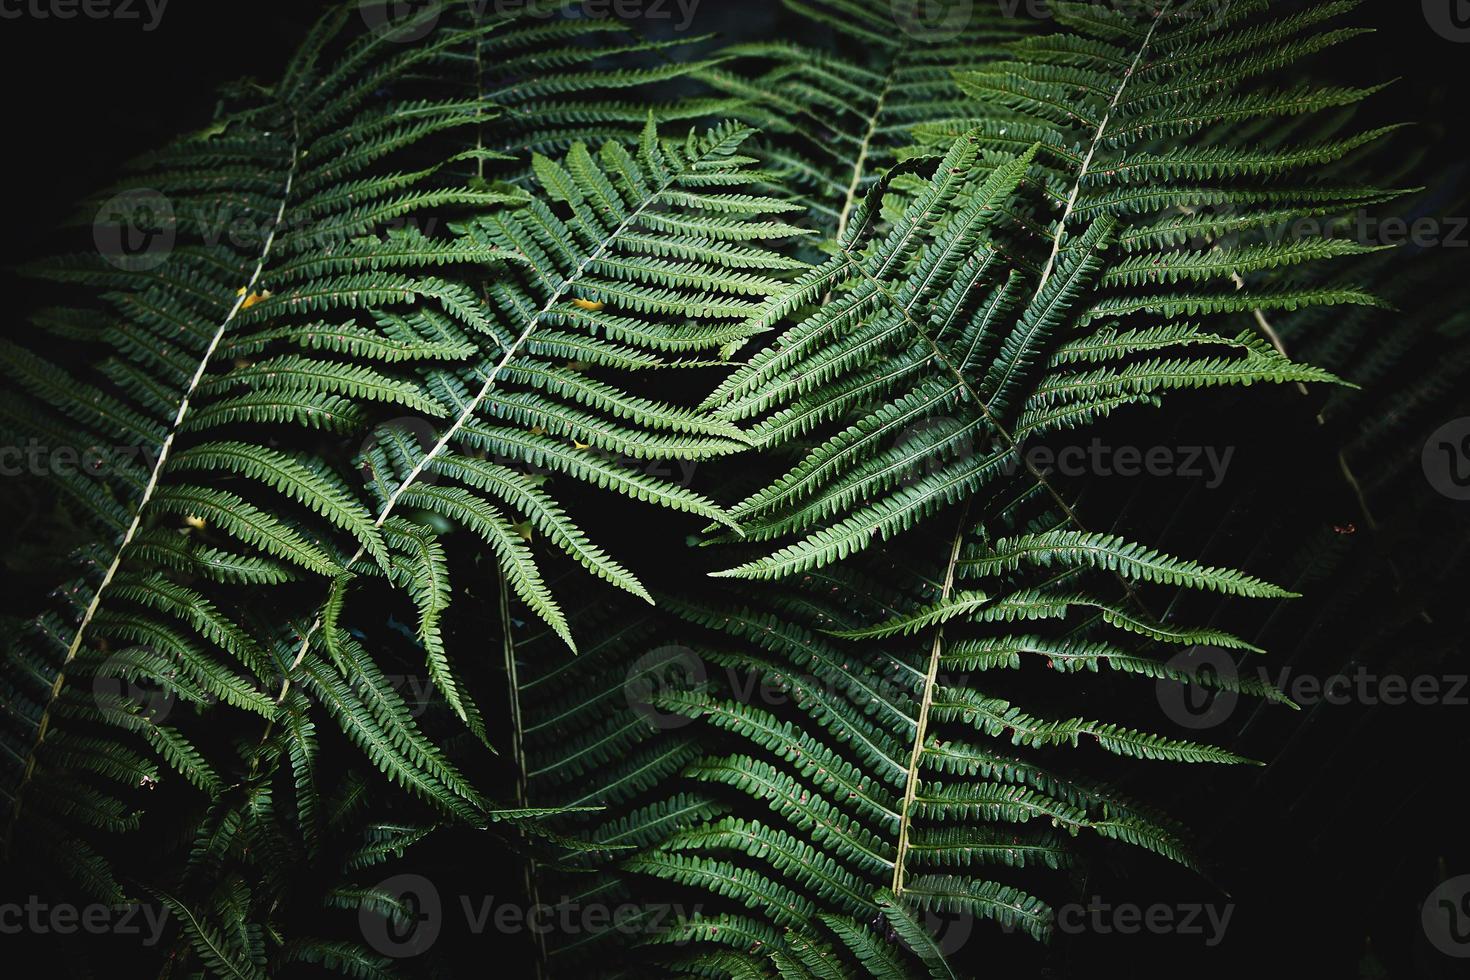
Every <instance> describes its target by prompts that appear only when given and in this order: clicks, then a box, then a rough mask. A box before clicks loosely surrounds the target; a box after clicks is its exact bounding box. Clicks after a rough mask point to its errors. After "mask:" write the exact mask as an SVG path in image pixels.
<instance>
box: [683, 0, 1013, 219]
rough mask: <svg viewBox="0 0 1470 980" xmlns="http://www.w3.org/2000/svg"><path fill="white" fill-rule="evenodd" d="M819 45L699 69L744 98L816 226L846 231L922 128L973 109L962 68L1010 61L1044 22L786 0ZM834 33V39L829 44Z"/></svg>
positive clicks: (776, 46)
mask: <svg viewBox="0 0 1470 980" xmlns="http://www.w3.org/2000/svg"><path fill="white" fill-rule="evenodd" d="M785 6H786V7H787V8H788V9H789V10H790V12H791V13H792V14H793V15H795V16H796V17H798V18H801V19H800V20H799V21H798V23H804V24H806V25H808V27H809V31H808V32H807V33H809V34H811V35H812V36H813V39H812V40H806V39H805V37H804V38H803V40H802V41H800V42H796V41H768V42H752V43H747V44H741V45H733V46H730V47H727V48H725V49H723V50H722V51H721V55H722V58H721V60H720V61H719V62H718V63H717V64H715V65H714V66H711V67H709V68H704V69H702V70H700V71H699V72H698V77H699V78H701V79H702V80H703V81H705V82H706V83H707V84H708V85H710V86H711V87H712V88H714V89H715V90H717V91H720V92H724V93H727V94H729V95H730V96H731V97H733V98H735V99H737V100H739V101H738V105H739V109H738V111H739V112H740V115H741V118H744V119H746V120H748V121H750V122H751V123H752V124H753V125H755V126H757V127H759V129H760V130H761V132H762V139H761V144H760V152H761V156H762V159H763V160H764V161H766V164H767V166H768V168H769V169H770V170H771V171H772V172H773V173H774V174H775V175H776V176H777V177H779V179H780V181H781V185H782V187H783V188H785V189H786V192H787V193H790V194H793V195H796V196H797V198H798V200H800V201H801V203H802V204H804V205H806V207H807V213H806V220H807V222H808V223H809V224H810V225H811V226H812V227H814V228H817V229H819V230H820V231H822V232H823V233H824V234H826V235H839V236H840V235H841V233H842V232H843V231H844V230H845V229H846V227H847V225H848V223H849V222H850V221H851V220H852V216H853V213H854V211H855V210H856V208H857V206H858V205H859V204H861V203H862V200H863V197H864V195H865V194H866V193H867V191H868V190H869V188H870V187H871V186H872V184H873V182H874V181H876V180H877V179H878V177H879V175H880V174H882V173H883V172H884V171H885V170H887V169H888V168H890V167H892V166H894V165H895V164H896V163H898V162H899V160H900V159H901V157H902V156H903V154H905V153H906V152H907V151H908V150H909V149H910V147H911V146H912V144H913V133H914V130H915V129H916V128H917V127H920V126H934V125H940V124H951V125H952V124H953V120H956V119H964V118H967V117H969V116H970V115H971V114H972V113H973V112H974V110H975V106H974V103H972V102H970V101H969V100H968V99H966V98H965V95H964V93H963V92H962V91H961V90H960V88H959V86H958V84H957V81H956V73H958V72H960V71H964V70H975V69H978V68H980V67H982V66H984V65H986V64H988V63H989V62H990V61H991V60H993V59H995V58H997V57H999V56H1000V55H1001V54H1002V53H1003V52H1004V51H1005V50H1006V49H1005V47H1004V42H1007V41H1012V40H1014V39H1016V38H1018V37H1021V36H1024V35H1025V34H1026V33H1029V32H1031V31H1034V30H1035V28H1036V25H1035V22H1034V20H1032V19H1030V18H1027V17H1024V16H1014V15H1011V16H1008V15H1006V14H1005V12H1004V11H1003V10H1002V9H999V8H995V9H992V8H989V7H988V6H986V5H981V6H979V7H978V8H977V7H976V6H975V5H971V4H954V5H950V6H948V7H946V6H945V5H943V4H939V5H934V4H923V3H921V4H911V3H907V2H905V0H899V2H889V0H810V2H808V0H786V2H785ZM824 36H827V37H829V38H830V40H829V41H828V43H826V44H820V43H818V39H821V38H823V37H824Z"/></svg>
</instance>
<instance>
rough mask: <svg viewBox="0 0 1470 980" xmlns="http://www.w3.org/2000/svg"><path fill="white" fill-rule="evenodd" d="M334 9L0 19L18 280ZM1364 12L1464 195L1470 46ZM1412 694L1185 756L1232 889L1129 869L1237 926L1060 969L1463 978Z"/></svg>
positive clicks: (765, 17)
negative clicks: (1218, 773)
mask: <svg viewBox="0 0 1470 980" xmlns="http://www.w3.org/2000/svg"><path fill="white" fill-rule="evenodd" d="M977 2H985V0H977ZM1431 2H1435V0H1431ZM1441 2H1444V3H1457V2H1460V0H1441ZM326 6H327V4H326V3H324V2H322V0H254V2H251V3H239V2H236V3H228V2H222V0H172V2H171V3H170V4H169V5H168V7H167V9H166V11H165V13H164V15H163V17H162V20H161V22H160V24H159V26H158V28H157V29H156V30H154V31H152V32H145V31H144V30H143V26H142V23H141V22H140V21H131V22H129V21H118V20H87V19H84V18H77V19H74V20H68V21H61V20H55V19H52V20H41V19H36V18H33V17H29V16H26V17H21V18H19V19H0V84H3V92H4V94H5V106H6V108H5V117H6V118H5V134H6V137H7V139H6V141H5V142H6V147H7V151H8V152H7V154H6V156H7V158H8V163H9V180H8V182H7V188H6V193H5V200H6V202H7V206H8V208H9V209H10V213H11V222H10V225H9V229H8V234H6V235H4V236H3V245H0V249H3V254H0V269H3V272H0V275H4V277H5V282H6V288H7V289H13V288H23V286H19V285H18V283H19V280H13V279H12V278H11V275H10V269H11V267H13V266H14V265H15V264H17V263H19V262H22V261H25V260H27V259H31V258H36V257H38V256H41V255H45V254H48V253H52V252H55V251H57V250H65V249H67V248H75V247H77V243H78V237H77V235H76V233H75V232H74V231H67V230H65V229H63V228H62V223H63V222H64V221H65V220H66V219H67V217H68V216H69V215H71V213H72V206H73V203H74V202H75V201H76V200H78V199H80V198H82V197H84V196H86V195H88V194H90V193H92V192H94V191H96V190H98V189H100V188H102V187H103V186H105V185H106V184H108V183H109V182H110V181H111V180H112V179H113V177H114V175H115V174H116V173H117V172H118V168H119V166H120V164H122V162H123V161H125V160H126V159H128V158H129V157H130V156H132V155H134V154H136V153H138V152H140V151H142V150H145V149H148V148H150V147H152V146H154V145H156V144H158V143H160V142H161V141H163V140H165V139H167V138H168V137H170V136H173V135H175V134H177V133H179V132H181V131H184V130H188V129H195V128H198V127H200V126H202V125H204V124H205V123H207V121H208V120H209V117H210V114H211V112H212V110H213V106H214V99H215V96H214V93H215V90H216V88H217V86H218V85H219V84H220V83H222V82H225V81H228V80H232V79H237V78H240V77H245V76H253V77H255V78H258V79H261V80H264V81H269V80H271V79H273V78H274V77H276V75H277V74H278V73H279V70H280V68H281V67H282V65H283V64H284V63H285V61H286V58H287V56H288V54H289V53H290V52H291V50H292V49H293V48H294V47H295V45H296V44H297V42H298V41H299V40H300V38H301V37H302V35H303V33H304V31H305V29H306V27H307V25H308V24H309V23H310V21H311V20H312V19H313V17H314V16H315V15H316V14H317V13H318V12H319V11H320V10H322V9H324V8H325V7H326ZM778 6H779V5H778V4H777V3H776V2H775V0H703V2H702V3H701V4H700V7H699V10H698V14H697V19H696V22H695V29H696V30H709V31H719V32H722V33H724V34H726V35H729V36H734V37H737V38H744V37H755V36H762V35H767V36H768V32H769V31H770V30H771V27H772V24H773V23H774V22H776V21H777V19H778V17H779V13H778ZM1356 19H1357V20H1358V21H1359V22H1365V23H1369V24H1372V25H1373V26H1375V27H1376V28H1377V30H1378V33H1377V35H1375V36H1374V37H1373V38H1370V39H1367V40H1360V41H1357V42H1355V43H1353V44H1351V45H1349V46H1347V48H1345V49H1343V53H1342V54H1341V55H1340V56H1337V57H1335V59H1334V60H1332V61H1330V62H1329V63H1328V65H1327V67H1328V69H1329V70H1330V71H1331V72H1332V73H1333V74H1336V75H1338V76H1340V78H1341V80H1342V81H1345V82H1357V83H1374V82H1379V81H1382V80H1384V79H1386V78H1398V79H1400V81H1399V82H1398V83H1397V84H1396V85H1395V86H1394V87H1393V88H1392V89H1390V91H1389V92H1388V93H1386V94H1385V95H1384V96H1381V97H1380V98H1379V99H1377V100H1375V101H1374V102H1373V103H1372V104H1371V106H1370V108H1369V109H1368V118H1367V119H1365V120H1364V122H1365V123H1377V122H1380V121H1382V122H1388V121H1399V120H1409V121H1413V122H1415V123H1417V124H1418V125H1419V127H1420V130H1419V134H1418V135H1419V137H1420V138H1421V139H1422V141H1423V143H1424V144H1425V145H1427V146H1428V147H1430V149H1429V151H1428V153H1429V157H1430V159H1429V160H1427V161H1426V162H1425V163H1424V165H1423V166H1422V167H1416V168H1415V169H1416V171H1417V172H1419V173H1423V174H1426V175H1443V174H1448V175H1449V176H1448V177H1439V178H1436V179H1440V180H1444V181H1445V182H1446V186H1444V187H1442V188H1440V190H1441V191H1442V192H1443V195H1444V197H1445V198H1446V199H1449V200H1456V201H1459V200H1464V197H1463V194H1464V186H1463V185H1464V170H1463V167H1462V166H1461V167H1460V169H1459V171H1458V173H1457V172H1456V169H1455V168H1456V167H1457V166H1458V165H1461V164H1462V162H1463V161H1464V160H1465V159H1466V156H1465V152H1464V151H1465V140H1464V136H1463V129H1464V124H1465V119H1466V116H1467V114H1466V111H1465V107H1466V104H1467V96H1470V77H1467V75H1470V71H1467V69H1470V44H1457V43H1454V42H1451V41H1449V40H1446V39H1445V38H1443V37H1441V36H1440V35H1438V34H1437V33H1435V32H1434V31H1433V30H1432V29H1431V28H1430V27H1429V25H1428V22H1427V20H1426V18H1425V17H1424V15H1423V11H1422V10H1421V7H1420V3H1419V2H1416V0H1369V2H1367V3H1366V4H1365V5H1364V7H1363V9H1362V10H1361V11H1360V12H1359V13H1358V14H1357V15H1356ZM1456 182H1457V183H1458V184H1459V186H1458V187H1455V186H1451V184H1453V183H1456ZM1458 213H1463V212H1458ZM1467 254H1470V253H1467ZM1461 267H1462V268H1464V263H1463V262H1462V263H1461ZM22 305H24V304H22ZM18 322H20V321H19V319H18V318H14V319H11V320H10V323H11V324H15V323H18ZM7 329H13V327H10V326H8V327H7ZM1460 400H1461V401H1463V400H1464V393H1461V394H1460ZM1454 414H1455V413H1453V412H1451V413H1448V414H1446V415H1445V417H1446V418H1450V417H1453V415H1454ZM1459 414H1464V413H1463V412H1461V413H1459ZM1285 451H1286V452H1288V453H1289V452H1290V448H1289V447H1287V448H1286V450H1285ZM1326 482H1330V481H1326ZM1324 485H1325V483H1324ZM1319 490H1320V491H1321V492H1322V493H1329V492H1330V491H1328V490H1325V489H1322V487H1321V486H1318V485H1316V484H1313V483H1311V482H1310V481H1304V482H1300V483H1296V484H1293V485H1291V486H1289V487H1286V488H1284V490H1283V492H1284V493H1286V494H1288V496H1289V497H1290V499H1288V501H1287V503H1288V504H1289V505H1291V506H1296V507H1298V508H1303V509H1305V508H1306V507H1307V506H1308V504H1309V500H1308V498H1309V496H1310V495H1312V494H1315V493H1317V492H1319ZM1430 504H1431V505H1433V504H1434V502H1433V501H1432V500H1430ZM1440 505H1442V502H1440ZM1334 508H1335V509H1334ZM1338 513H1341V514H1342V515H1344V516H1351V515H1350V514H1349V513H1348V512H1347V511H1346V510H1345V509H1342V508H1341V507H1338V506H1337V505H1336V504H1334V505H1333V507H1329V508H1326V509H1325V511H1324V517H1323V519H1327V518H1331V517H1333V516H1334V515H1335V514H1338ZM1459 526H1460V527H1462V528H1463V522H1460V525H1459ZM1462 591H1463V590H1462ZM1461 612H1462V613H1463V609H1462V610H1461ZM1441 618H1442V619H1443V617H1441ZM1451 621H1453V618H1452V619H1451ZM1348 628H1351V627H1348ZM1437 639H1438V640H1442V639H1443V637H1438V638H1437ZM1460 649H1461V652H1462V653H1463V650H1464V646H1463V643H1462V644H1461V647H1460ZM1461 662H1462V663H1463V660H1462V661H1461ZM1461 672H1463V667H1462V671H1461ZM1408 711H1409V712H1410V713H1408V714H1406V713H1405V711H1404V710H1400V711H1398V712H1387V716H1386V717H1385V715H1384V713H1379V714H1378V715H1377V716H1376V717H1373V718H1367V719H1361V720H1355V721H1353V722H1352V723H1351V724H1350V725H1349V726H1348V727H1349V729H1353V728H1355V727H1361V726H1364V725H1377V726H1382V727H1383V731H1384V732H1386V733H1387V734H1385V735H1384V737H1383V738H1377V737H1375V738H1374V739H1373V741H1374V742H1375V743H1377V744H1381V745H1386V746H1387V748H1385V749H1383V750H1382V751H1380V752H1379V754H1377V755H1375V756H1371V757H1368V758H1363V759H1361V760H1360V761H1358V762H1356V763H1354V762H1353V761H1351V760H1344V759H1341V758H1336V759H1333V760H1330V761H1331V762H1332V763H1333V766H1332V778H1331V780H1330V781H1329V780H1328V779H1327V778H1326V777H1324V778H1323V779H1321V780H1320V781H1317V782H1316V783H1314V781H1313V780H1312V775H1313V768H1314V764H1313V761H1312V760H1313V759H1314V758H1315V757H1314V756H1312V755H1311V754H1310V753H1307V755H1306V758H1305V759H1301V758H1298V759H1297V760H1296V761H1295V762H1294V763H1293V765H1292V766H1290V767H1283V768H1280V769H1277V768H1273V770H1271V771H1269V772H1267V773H1265V774H1263V775H1260V776H1257V775H1254V774H1248V775H1246V776H1241V777H1236V776H1233V775H1232V776H1225V777H1222V778H1221V780H1220V781H1219V782H1218V783H1216V784H1214V786H1213V787H1211V788H1209V789H1207V790H1206V791H1205V792H1203V793H1199V792H1196V790H1197V789H1198V786H1197V784H1195V788H1193V789H1192V788H1191V787H1190V786H1189V785H1183V783H1185V782H1187V781H1189V780H1193V779H1194V778H1195V774H1196V773H1197V772H1199V770H1194V769H1190V770H1187V771H1185V772H1184V773H1182V774H1181V785H1178V786H1176V787H1174V790H1175V792H1176V793H1177V795H1178V797H1179V798H1180V799H1181V800H1183V801H1186V802H1187V801H1191V800H1192V801H1193V805H1192V806H1190V805H1186V807H1185V809H1186V810H1189V809H1194V810H1196V811H1202V812H1195V813H1192V814H1190V816H1191V817H1192V818H1193V820H1194V821H1196V823H1195V825H1196V826H1201V827H1203V829H1204V831H1205V835H1206V837H1207V841H1206V845H1205V846H1206V847H1207V849H1209V850H1210V851H1211V852H1212V853H1213V854H1214V856H1215V857H1216V858H1217V860H1218V861H1219V863H1220V866H1219V867H1217V868H1214V869H1212V878H1213V879H1214V881H1215V882H1217V883H1219V884H1220V886H1221V887H1222V888H1225V889H1228V890H1229V892H1230V897H1229V898H1222V897H1221V896H1222V894H1223V893H1222V892H1220V891H1213V892H1212V891H1210V890H1208V889H1204V890H1202V889H1201V888H1200V887H1198V885H1197V884H1194V883H1190V882H1188V881H1184V880H1179V879H1171V878H1167V877H1165V878H1163V879H1160V880H1154V879H1152V878H1151V877H1145V878H1143V879H1134V880H1133V881H1132V886H1133V887H1134V888H1136V889H1137V897H1138V899H1139V900H1142V901H1144V902H1147V901H1148V900H1149V899H1148V896H1149V895H1155V896H1160V895H1162V896H1165V897H1164V898H1162V899H1161V900H1164V901H1185V900H1196V901H1199V900H1203V901H1211V902H1216V903H1219V902H1222V901H1235V902H1236V903H1237V904H1238V908H1237V911H1236V914H1235V918H1234V919H1233V920H1232V922H1231V928H1230V930H1229V931H1228V932H1227V934H1226V938H1225V941H1224V943H1222V944H1221V946H1220V947H1218V948H1215V949H1206V948H1203V946H1202V944H1201V943H1200V942H1199V941H1198V940H1191V939H1188V938H1185V937H1166V938H1164V939H1162V940H1161V939H1160V938H1159V937H1150V936H1147V935H1145V936H1141V937H1111V938H1107V939H1089V940H1088V941H1085V942H1076V943H1071V944H1067V945H1066V948H1065V949H1063V950H1059V951H1057V952H1055V953H1054V954H1053V955H1050V956H1048V960H1049V961H1050V963H1049V966H1048V968H1047V972H1048V973H1049V974H1050V975H1055V976H1069V977H1070V976H1084V975H1101V976H1110V975H1114V973H1115V972H1117V971H1119V970H1123V969H1127V970H1129V971H1130V972H1131V973H1132V974H1133V975H1135V976H1156V975H1158V976H1217V975H1218V976H1232V977H1239V976H1241V975H1242V974H1243V973H1245V972H1247V971H1249V972H1250V973H1253V974H1256V975H1261V976H1266V977H1275V976H1298V975H1302V974H1303V973H1305V974H1306V975H1311V976H1323V977H1328V976H1331V977H1361V978H1364V980H1378V978H1382V977H1392V978H1395V980H1397V978H1400V977H1404V978H1407V977H1453V976H1462V975H1470V969H1461V967H1462V965H1464V964H1470V960H1464V961H1459V962H1458V963H1456V962H1455V961H1451V960H1448V959H1446V958H1444V957H1440V956H1438V955H1437V954H1435V953H1434V952H1433V950H1431V949H1428V948H1427V947H1426V944H1425V942H1424V940H1423V936H1422V932H1421V931H1420V930H1419V925H1418V913H1419V907H1418V906H1419V903H1420V902H1422V901H1423V897H1424V896H1426V895H1427V894H1428V892H1429V891H1430V889H1431V888H1432V887H1433V886H1434V884H1435V882H1436V881H1438V880H1440V878H1441V877H1443V876H1446V875H1448V876H1454V875H1457V874H1463V873H1466V872H1470V853H1467V850H1466V848H1465V843H1464V829H1465V826H1466V824H1467V820H1466V814H1467V808H1466V806H1465V803H1464V798H1465V792H1464V783H1465V773H1466V762H1467V756H1466V754H1465V750H1466V748H1467V746H1466V738H1465V733H1466V731H1467V730H1470V725H1467V724H1466V721H1467V720H1470V708H1465V707H1461V708H1458V709H1453V708H1440V709H1433V710H1431V711H1427V712H1426V711H1421V712H1420V713H1419V714H1412V712H1413V711H1414V709H1408ZM1099 713H1101V712H1099ZM1279 731H1281V738H1282V739H1283V741H1282V742H1281V743H1279V744H1280V746H1281V747H1282V748H1283V750H1285V749H1290V748H1292V747H1293V746H1295V747H1296V748H1297V749H1298V754H1299V755H1300V754H1301V749H1302V746H1301V745H1300V744H1297V743H1299V742H1301V741H1302V740H1306V742H1307V744H1308V745H1310V744H1311V742H1310V734H1309V733H1308V734H1307V735H1303V734H1302V733H1301V732H1295V733H1293V732H1292V731H1290V730H1284V729H1282V730H1279ZM1360 734H1361V733H1360ZM1251 735H1254V736H1256V737H1255V741H1254V742H1253V744H1250V745H1249V746H1248V747H1249V749H1250V750H1252V752H1253V753H1254V754H1256V755H1257V756H1258V757H1259V756H1260V755H1262V754H1266V755H1269V754H1271V752H1272V750H1273V747H1274V746H1275V744H1276V743H1272V742H1271V738H1272V737H1274V736H1273V731H1272V729H1271V728H1270V727H1269V726H1267V725H1260V726H1257V727H1256V728H1255V729H1253V731H1252V732H1250V733H1247V736H1246V738H1247V740H1248V741H1249V738H1250V736H1251ZM1205 779H1206V780H1207V781H1208V780H1209V777H1208V776H1206V777H1205ZM1379 814H1382V818H1381V819H1380V818H1379V816H1378V815H1379ZM1129 890H1130V889H1129V888H1128V887H1127V886H1124V887H1123V891H1124V892H1127V891H1129ZM481 962H483V961H481ZM481 968H483V967H481ZM1119 975H1122V974H1119Z"/></svg>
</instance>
